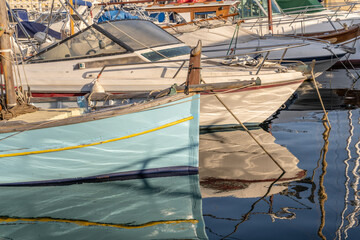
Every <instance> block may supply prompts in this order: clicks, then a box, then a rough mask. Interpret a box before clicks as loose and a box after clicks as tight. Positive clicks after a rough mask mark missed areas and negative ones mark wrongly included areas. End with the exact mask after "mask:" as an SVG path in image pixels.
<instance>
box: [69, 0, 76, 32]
mask: <svg viewBox="0 0 360 240" xmlns="http://www.w3.org/2000/svg"><path fill="white" fill-rule="evenodd" d="M69 4H70V5H71V6H74V2H73V0H69ZM69 8H70V15H71V16H72V15H73V14H74V10H73V9H72V7H69ZM74 34H75V28H74V21H73V19H72V17H70V35H71V36H72V35H74Z"/></svg>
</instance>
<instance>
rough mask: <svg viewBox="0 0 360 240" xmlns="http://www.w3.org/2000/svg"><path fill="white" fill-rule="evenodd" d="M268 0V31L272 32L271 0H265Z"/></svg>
mask: <svg viewBox="0 0 360 240" xmlns="http://www.w3.org/2000/svg"><path fill="white" fill-rule="evenodd" d="M267 2H268V22H269V31H271V33H273V26H272V5H271V0H267Z"/></svg>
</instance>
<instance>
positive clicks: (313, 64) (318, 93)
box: [311, 60, 331, 128]
mask: <svg viewBox="0 0 360 240" xmlns="http://www.w3.org/2000/svg"><path fill="white" fill-rule="evenodd" d="M314 67H315V60H312V63H311V77H312V79H313V82H314V86H315V89H316V92H317V95H318V97H319V100H320V103H321V107H322V109H323V111H324V114H325V118H326V121H327V123H328V125H329V128H331V124H330V121H329V118H328V113H327V112H326V109H325V106H324V103H323V100H322V98H321V95H320V92H319V88H318V86H317V82H316V80H315V76H314Z"/></svg>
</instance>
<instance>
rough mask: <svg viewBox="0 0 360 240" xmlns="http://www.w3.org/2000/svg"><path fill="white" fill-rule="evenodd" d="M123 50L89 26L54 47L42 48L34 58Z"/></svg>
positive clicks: (119, 51) (120, 51)
mask: <svg viewBox="0 0 360 240" xmlns="http://www.w3.org/2000/svg"><path fill="white" fill-rule="evenodd" d="M124 52H126V50H125V49H124V48H122V47H121V46H120V45H119V44H117V43H115V42H113V41H112V40H110V39H109V38H108V37H106V36H105V35H103V34H102V33H100V32H99V31H97V30H96V29H93V28H89V29H87V30H86V31H84V32H81V33H79V34H77V35H76V36H74V37H72V38H69V39H68V40H67V41H65V42H62V43H60V44H59V45H57V46H56V47H53V48H51V47H50V48H49V50H44V51H43V52H41V53H39V54H38V55H37V56H35V58H34V60H61V59H66V58H78V57H87V56H93V55H102V54H109V53H111V54H113V53H124Z"/></svg>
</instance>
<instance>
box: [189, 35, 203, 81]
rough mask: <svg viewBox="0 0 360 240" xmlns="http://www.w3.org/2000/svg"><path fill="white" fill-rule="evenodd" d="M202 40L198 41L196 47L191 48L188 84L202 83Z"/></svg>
mask: <svg viewBox="0 0 360 240" xmlns="http://www.w3.org/2000/svg"><path fill="white" fill-rule="evenodd" d="M201 49H202V44H201V41H200V40H199V41H198V44H197V46H196V47H194V48H193V49H191V52H190V60H189V73H188V76H187V80H186V82H187V85H197V84H200V72H201Z"/></svg>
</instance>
